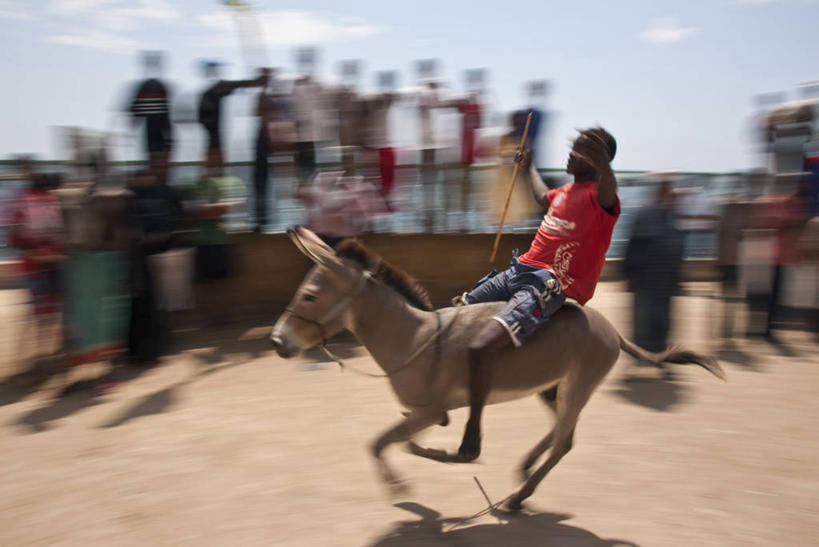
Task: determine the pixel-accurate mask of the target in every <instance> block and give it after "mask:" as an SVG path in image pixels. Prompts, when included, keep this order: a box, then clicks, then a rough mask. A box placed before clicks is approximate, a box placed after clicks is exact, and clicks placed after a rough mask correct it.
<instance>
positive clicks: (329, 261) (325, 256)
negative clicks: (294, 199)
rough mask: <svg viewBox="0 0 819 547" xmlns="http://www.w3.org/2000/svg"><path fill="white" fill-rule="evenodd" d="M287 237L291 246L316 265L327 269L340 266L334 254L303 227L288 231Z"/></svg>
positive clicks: (319, 239)
mask: <svg viewBox="0 0 819 547" xmlns="http://www.w3.org/2000/svg"><path fill="white" fill-rule="evenodd" d="M287 235H288V236H290V239H291V241H293V244H294V245H295V246H296V247H297V248H298V249H299V250H300V251H301V252H302V253H304V254H305V255H306V256H307V258H309V259H310V260H312V261H313V262H315V263H316V264H321V265H322V266H327V267H334V266H341V265H342V262H341V260H340V259H339V258H338V255H337V254H336V252H335V251H334V250H333V249H332V248H331V247H330V246H329V245H327V244H326V243H324V242H323V241H322V240H321V238H320V237H319V236H317V235H316V234H314V233H313V232H311V231H310V230H308V229H307V228H305V227H304V226H296V227H295V228H291V229H288V230H287Z"/></svg>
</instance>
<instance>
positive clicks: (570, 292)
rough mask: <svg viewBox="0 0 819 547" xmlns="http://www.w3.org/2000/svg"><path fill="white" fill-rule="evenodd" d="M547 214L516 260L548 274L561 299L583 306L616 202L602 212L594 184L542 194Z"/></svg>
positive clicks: (608, 240)
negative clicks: (546, 271) (572, 300)
mask: <svg viewBox="0 0 819 547" xmlns="http://www.w3.org/2000/svg"><path fill="white" fill-rule="evenodd" d="M546 197H547V199H548V200H549V210H548V212H547V213H546V215H545V216H544V217H543V222H541V223H540V227H539V228H538V230H537V233H536V234H535V239H534V240H533V241H532V245H531V247H529V250H528V251H527V252H526V254H524V255H522V256H521V257H520V258H519V260H520V261H521V262H523V263H524V264H528V265H530V266H536V267H538V268H544V269H546V270H549V271H550V272H551V273H552V274H553V275H554V276H555V277H556V278H557V280H558V281H559V282H560V286H561V287H562V288H563V292H565V293H566V296H568V297H569V298H573V299H575V300H577V302H579V303H580V304H585V303H586V302H587V301H588V300H589V299H590V298H591V297H592V295H594V289H595V287H596V286H597V281H598V280H599V279H600V273H601V272H602V271H603V264H604V263H605V261H606V251H608V249H609V245H610V244H611V234H612V231H613V230H614V224H615V223H616V222H617V218H618V217H619V216H620V198H619V197H618V198H617V201H616V203H615V204H614V207H613V208H612V210H611V211H610V212H609V211H606V210H605V209H603V207H602V206H601V205H600V202H598V201H597V182H594V181H591V182H572V183H569V184H566V185H565V186H561V187H560V188H556V189H554V190H550V191H549V193H548V194H546Z"/></svg>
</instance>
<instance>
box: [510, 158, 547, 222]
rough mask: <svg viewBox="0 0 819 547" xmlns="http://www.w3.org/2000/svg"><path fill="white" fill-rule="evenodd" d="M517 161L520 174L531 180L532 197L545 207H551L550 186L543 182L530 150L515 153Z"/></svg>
mask: <svg viewBox="0 0 819 547" xmlns="http://www.w3.org/2000/svg"><path fill="white" fill-rule="evenodd" d="M515 161H516V162H518V164H519V165H520V174H521V175H523V177H524V178H525V179H527V180H528V181H529V189H530V190H531V191H532V197H534V198H535V201H536V202H537V203H538V205H540V206H541V207H543V208H544V209H548V208H549V199H548V198H547V197H546V195H547V194H548V193H549V186H548V185H547V184H546V183H545V182H543V179H542V178H541V177H540V173H538V171H537V167H535V165H534V164H533V163H532V155H531V153H530V152H529V151H528V150H524V151H523V152H522V153H518V154H516V155H515Z"/></svg>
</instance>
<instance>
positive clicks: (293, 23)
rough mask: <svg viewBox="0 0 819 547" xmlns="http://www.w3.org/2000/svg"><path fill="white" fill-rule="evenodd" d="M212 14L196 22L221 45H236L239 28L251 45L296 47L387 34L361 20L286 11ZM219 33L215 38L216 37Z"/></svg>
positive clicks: (198, 17)
mask: <svg viewBox="0 0 819 547" xmlns="http://www.w3.org/2000/svg"><path fill="white" fill-rule="evenodd" d="M235 17H237V18H238V19H236V20H234V17H233V16H231V15H229V14H228V13H224V12H223V13H219V12H212V13H209V14H205V15H199V16H197V17H196V19H195V21H196V22H197V23H198V24H199V25H201V26H202V27H204V28H205V29H208V30H209V31H211V34H210V35H209V36H208V41H209V42H210V43H211V44H212V43H214V40H216V41H217V42H219V43H221V44H225V43H232V42H233V40H234V35H235V33H236V25H237V23H238V25H239V29H240V30H241V32H243V33H244V34H245V38H246V39H247V40H248V43H249V44H250V45H256V46H258V45H262V44H265V45H268V46H273V47H275V46H292V45H298V44H318V43H326V42H337V41H342V40H347V39H352V38H362V37H365V36H372V35H374V34H378V33H380V32H383V31H384V30H385V29H384V28H383V27H381V26H377V25H372V24H369V23H367V22H366V21H365V20H363V19H360V18H341V19H338V20H332V19H330V18H329V17H326V16H322V15H319V14H316V13H311V12H308V11H297V10H282V11H264V12H261V13H259V14H258V15H256V16H247V15H241V13H239V14H237V15H236V16H235ZM214 31H215V33H217V34H216V35H215V36H214V35H213V34H214Z"/></svg>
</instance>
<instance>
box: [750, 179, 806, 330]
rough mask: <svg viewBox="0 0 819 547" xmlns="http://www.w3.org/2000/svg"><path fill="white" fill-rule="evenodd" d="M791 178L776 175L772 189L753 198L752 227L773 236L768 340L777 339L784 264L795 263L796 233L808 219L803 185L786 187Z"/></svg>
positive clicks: (768, 300)
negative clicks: (770, 232)
mask: <svg viewBox="0 0 819 547" xmlns="http://www.w3.org/2000/svg"><path fill="white" fill-rule="evenodd" d="M790 179H791V177H789V176H787V175H781V176H775V177H774V188H773V192H771V193H770V194H768V195H765V196H762V197H759V198H757V199H756V200H755V201H754V218H753V222H754V227H755V228H757V229H763V230H768V231H772V233H773V236H774V237H773V256H772V257H771V259H772V262H773V263H772V264H771V265H770V272H771V284H770V291H769V294H768V299H767V306H766V307H767V310H766V311H767V319H766V321H765V331H764V336H765V338H766V339H767V340H768V341H771V342H777V340H776V337H775V335H774V330H775V328H776V324H777V321H778V316H779V311H780V310H779V307H780V303H781V300H782V295H783V294H784V292H785V284H786V280H785V278H786V267H787V266H791V265H794V264H796V263H797V262H798V258H799V257H798V254H797V245H798V241H799V236H800V235H801V232H802V230H803V228H804V226H805V223H806V222H807V220H808V217H807V214H808V211H807V208H806V207H805V203H806V199H805V197H806V196H805V195H804V193H803V189H804V187H802V186H800V187H797V188H796V189H794V188H793V187H789V183H790V182H791V181H790Z"/></svg>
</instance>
